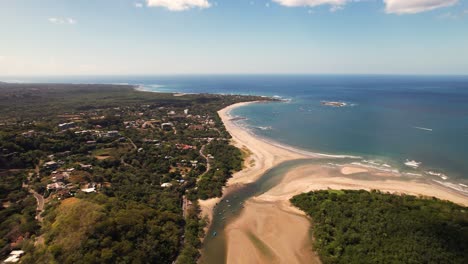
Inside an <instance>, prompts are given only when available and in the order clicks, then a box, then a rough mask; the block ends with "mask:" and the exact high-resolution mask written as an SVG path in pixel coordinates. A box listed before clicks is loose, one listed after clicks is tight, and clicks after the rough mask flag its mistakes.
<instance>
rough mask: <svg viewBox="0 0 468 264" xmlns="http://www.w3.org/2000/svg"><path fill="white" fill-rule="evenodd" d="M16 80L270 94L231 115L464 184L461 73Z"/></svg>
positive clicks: (467, 135) (315, 145) (464, 87)
mask: <svg viewBox="0 0 468 264" xmlns="http://www.w3.org/2000/svg"><path fill="white" fill-rule="evenodd" d="M10 79H11V78H10ZM3 80H4V81H9V80H8V79H7V78H3ZM15 80H17V81H18V80H19V81H24V82H63V83H115V84H117V83H119V84H134V85H139V86H140V87H141V89H143V90H148V91H155V92H181V93H218V94H249V95H265V96H274V97H276V98H280V99H283V101H282V102H280V103H268V104H252V105H248V106H245V107H241V108H238V109H235V110H234V111H233V112H232V114H233V115H236V116H242V117H245V118H246V120H243V121H241V122H243V124H242V125H244V126H245V127H247V128H249V129H251V130H252V132H254V133H256V134H258V135H259V136H262V137H265V138H267V139H269V140H274V141H277V142H279V143H281V144H286V145H289V146H292V147H296V148H300V149H303V150H308V151H312V152H320V153H326V154H340V155H353V156H360V157H362V159H361V161H360V163H362V164H364V165H367V166H374V167H379V168H381V169H389V170H398V171H400V172H403V173H408V175H414V176H419V177H428V178H433V179H436V180H438V181H440V182H442V183H444V182H447V183H454V184H455V185H457V186H463V184H464V185H468V76H389V75H370V76H367V75H226V76H223V75H214V76H210V75H201V76H187V75H185V76H137V77H135V76H106V77H102V76H100V77H99V76H90V77H61V78H58V77H41V78H24V77H23V78H21V79H19V78H15ZM10 81H11V80H10ZM323 101H339V102H344V103H346V106H344V107H332V106H326V105H323V104H322V102H323ZM407 160H409V161H412V160H414V161H416V162H418V163H419V162H420V166H419V167H418V168H411V167H409V166H406V165H405V164H404V163H405V162H407ZM460 184H462V185H460ZM452 187H453V186H452Z"/></svg>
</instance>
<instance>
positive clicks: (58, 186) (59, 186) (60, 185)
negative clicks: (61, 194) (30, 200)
mask: <svg viewBox="0 0 468 264" xmlns="http://www.w3.org/2000/svg"><path fill="white" fill-rule="evenodd" d="M63 188H65V184H63V182H55V183H51V184H47V190H61V189H63Z"/></svg>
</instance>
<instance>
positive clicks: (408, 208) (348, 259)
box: [291, 191, 468, 263]
mask: <svg viewBox="0 0 468 264" xmlns="http://www.w3.org/2000/svg"><path fill="white" fill-rule="evenodd" d="M291 202H292V203H293V204H294V205H295V206H297V207H299V208H300V209H302V210H303V211H305V212H306V213H307V214H308V215H310V216H311V217H312V221H313V234H314V240H315V243H314V246H315V249H316V250H317V251H318V253H319V254H320V257H321V259H322V261H323V262H324V263H467V262H468V208H466V207H462V206H459V205H456V204H453V203H451V202H447V201H440V200H437V199H435V198H434V199H421V198H417V197H414V196H408V195H402V196H399V195H392V194H385V193H380V192H376V191H373V192H367V191H316V192H311V193H306V194H301V195H298V196H295V197H294V198H292V199H291Z"/></svg>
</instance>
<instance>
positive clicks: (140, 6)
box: [135, 3, 143, 8]
mask: <svg viewBox="0 0 468 264" xmlns="http://www.w3.org/2000/svg"><path fill="white" fill-rule="evenodd" d="M135 7H136V8H142V7H143V4H142V3H135Z"/></svg>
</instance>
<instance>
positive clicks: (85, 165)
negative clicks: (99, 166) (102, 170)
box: [80, 164, 93, 169]
mask: <svg viewBox="0 0 468 264" xmlns="http://www.w3.org/2000/svg"><path fill="white" fill-rule="evenodd" d="M80 167H81V168H82V169H92V168H93V165H88V164H80Z"/></svg>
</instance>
